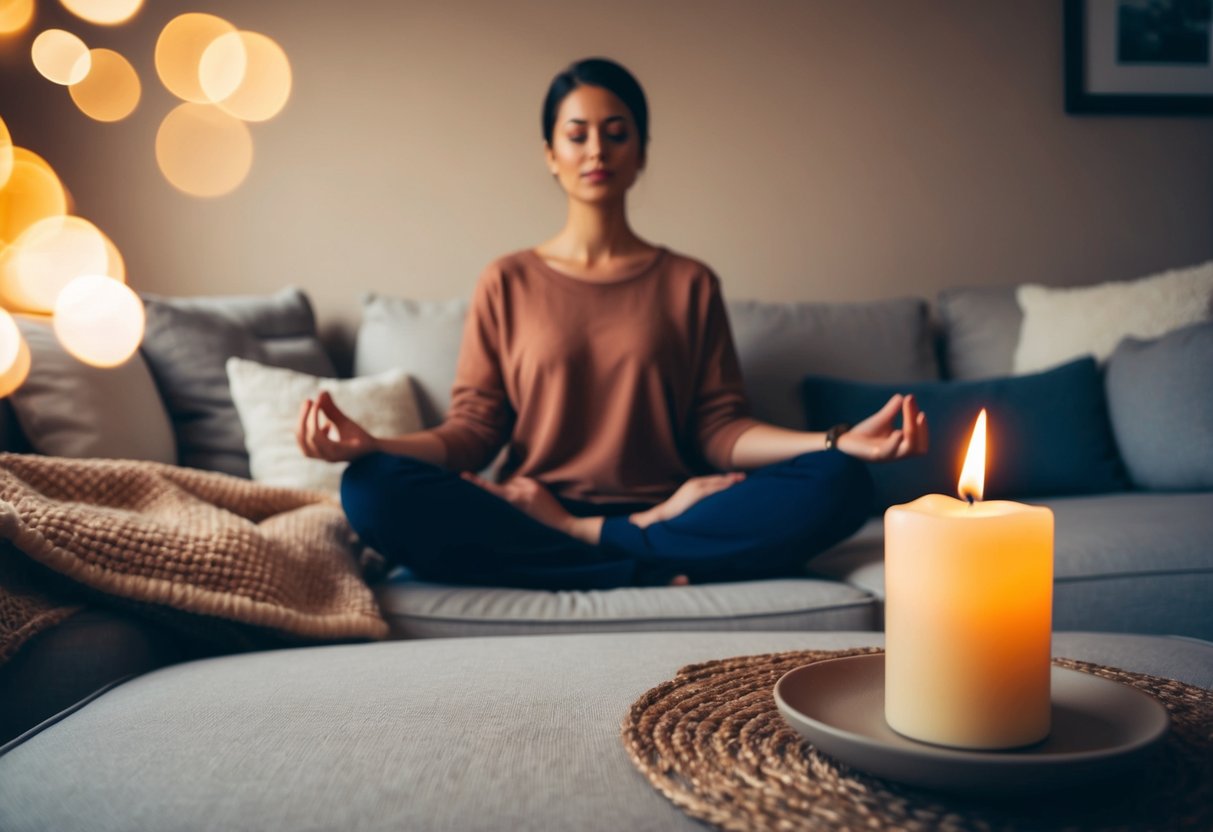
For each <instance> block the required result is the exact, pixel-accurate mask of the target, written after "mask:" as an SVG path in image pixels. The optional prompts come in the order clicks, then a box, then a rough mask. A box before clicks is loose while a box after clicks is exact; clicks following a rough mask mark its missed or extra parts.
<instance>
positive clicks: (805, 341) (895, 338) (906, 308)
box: [727, 298, 939, 429]
mask: <svg viewBox="0 0 1213 832" xmlns="http://www.w3.org/2000/svg"><path fill="white" fill-rule="evenodd" d="M727 307H728V312H729V322H730V325H731V327H732V330H733V341H734V344H735V345H736V347H737V357H738V359H739V360H740V362H741V373H742V377H743V378H744V379H745V386H746V392H747V394H748V396H749V399H750V407H751V411H752V413H753V415H754V417H755V418H758V419H762V420H763V421H766V422H773V423H774V424H776V425H782V426H783V427H788V428H797V429H803V428H804V427H805V417H804V408H803V406H802V404H801V396H800V382H801V379H803V378H804V377H805V376H811V375H830V376H841V377H845V378H849V379H853V380H855V381H870V382H910V381H930V380H933V379H937V378H938V377H939V373H938V370H937V367H936V362H935V352H934V345H933V343H932V337H931V329H930V323H929V319H928V315H927V305H926V302H925V301H922V300H919V299H917V298H898V299H893V300H883V301H873V302H866V303H771V302H764V301H756V300H740V301H728V302H727Z"/></svg>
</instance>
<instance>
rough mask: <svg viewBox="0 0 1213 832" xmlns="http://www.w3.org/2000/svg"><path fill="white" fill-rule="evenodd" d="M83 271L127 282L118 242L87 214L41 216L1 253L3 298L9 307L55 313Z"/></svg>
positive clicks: (0, 273)
mask: <svg viewBox="0 0 1213 832" xmlns="http://www.w3.org/2000/svg"><path fill="white" fill-rule="evenodd" d="M114 272H116V273H114ZM81 275H106V276H109V277H111V278H113V279H114V280H117V281H119V282H122V281H124V280H125V279H126V274H125V267H124V264H123V263H122V258H121V255H119V254H118V249H117V247H115V246H114V244H113V242H112V241H110V239H109V238H108V237H106V236H105V234H103V233H102V232H101V230H100V229H98V228H97V226H95V225H93V224H92V223H91V222H89V221H88V220H86V219H84V218H82V217H49V218H47V219H44V220H40V221H38V222H36V223H34V224H33V225H31V226H30V227H29V228H27V229H26V230H25V231H24V232H22V234H21V236H20V237H18V238H17V239H16V240H15V241H14V242H13V244H12V245H10V246H9V247H8V248H7V249H6V250H5V251H4V252H3V254H0V303H3V304H4V306H5V307H7V308H8V309H15V310H19V311H24V312H39V313H50V312H52V311H54V309H55V302H56V300H57V299H58V297H59V293H60V292H62V291H63V289H64V287H65V286H67V285H68V284H69V283H71V282H72V281H73V280H75V279H76V278H78V277H80V276H81Z"/></svg>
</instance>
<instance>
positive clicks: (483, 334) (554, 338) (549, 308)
mask: <svg viewBox="0 0 1213 832" xmlns="http://www.w3.org/2000/svg"><path fill="white" fill-rule="evenodd" d="M747 413H748V407H747V402H746V397H745V393H744V390H743V389H742V382H741V371H740V369H739V367H738V363H737V356H736V353H735V351H734V349H733V340H732V336H731V334H730V332H729V324H728V319H727V318H726V316H725V308H724V303H723V300H722V298H721V294H720V283H719V280H718V279H717V277H716V275H714V274H713V273H712V271H711V270H710V269H709V268H708V267H707V266H705V265H704V264H702V263H700V262H698V261H696V260H693V259H691V258H689V257H683V256H681V255H678V254H675V253H673V252H670V251H668V250H667V249H664V248H662V249H659V250H658V251H657V253H656V254H655V255H654V256H653V257H652V258H651V259H650V260H649V261H648V262H646V263H642V264H640V265H638V266H635V267H633V268H631V269H629V270H627V271H624V272H620V273H619V274H618V275H616V276H614V277H613V278H612V279H611V280H610V281H609V282H591V281H587V280H583V279H579V278H576V277H572V276H571V275H567V274H564V273H562V272H559V271H557V270H555V269H553V268H552V267H551V266H549V265H548V264H547V263H546V262H545V261H544V260H543V258H541V257H540V256H539V255H538V254H537V253H536V252H534V251H532V250H527V251H521V252H517V253H515V254H510V255H507V256H505V257H502V258H500V259H498V260H496V261H494V262H493V263H491V264H489V266H488V267H487V268H486V269H485V270H484V273H483V274H482V275H481V276H480V280H479V282H478V283H477V284H476V288H475V291H474V293H473V298H472V304H471V309H470V311H469V314H468V318H467V322H466V324H465V327H464V333H463V344H462V346H461V348H460V352H459V364H458V368H457V370H456V374H455V385H454V388H453V391H452V395H451V407H450V411H449V412H448V414H447V417H446V420H445V422H443V424H442V425H440V426H438V427H437V428H434V429H433V430H432V431H431V432H432V433H433V434H434V435H436V436H437V437H438V438H439V439H441V440H442V442H443V444H444V445H445V446H446V451H447V465H448V467H450V468H453V469H455V470H479V469H481V468H483V467H484V466H486V465H487V464H488V463H489V462H490V461H491V460H492V459H493V457H494V456H495V455H496V453H497V451H498V450H499V449H500V448H501V447H502V445H504V444H505V443H506V442H507V441H508V442H509V453H508V455H507V459H506V462H505V466H504V468H503V469H502V474H501V478H502V480H503V481H504V480H505V479H507V478H508V477H510V476H513V475H516V474H517V475H523V476H528V477H534V478H535V479H538V480H539V481H541V482H543V483H544V484H545V485H547V486H548V487H549V488H551V489H552V490H553V491H554V492H555V493H556V494H557V495H558V496H561V497H565V498H569V499H574V500H584V501H590V502H654V503H655V502H659V501H660V500H662V499H665V498H666V497H668V496H669V495H670V494H671V493H672V492H673V491H674V490H675V489H676V488H677V487H678V486H679V485H680V484H681V483H682V482H683V481H685V480H686V479H687V478H688V477H690V476H692V475H694V474H697V473H704V472H706V471H709V470H712V466H711V465H710V464H709V462H708V461H709V460H713V461H716V462H717V464H721V463H722V461H723V464H727V460H728V459H729V458H730V454H731V452H732V449H733V444H734V443H735V442H736V441H737V437H738V436H740V435H741V434H742V433H743V432H744V431H745V430H746V429H747V428H749V427H750V426H751V425H753V424H754V420H753V419H750V418H749V417H748V415H747Z"/></svg>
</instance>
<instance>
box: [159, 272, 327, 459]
mask: <svg viewBox="0 0 1213 832" xmlns="http://www.w3.org/2000/svg"><path fill="white" fill-rule="evenodd" d="M143 301H144V305H145V308H146V310H147V329H146V331H145V334H144V337H143V345H142V347H141V348H140V349H141V350H142V352H143V355H144V357H145V358H146V359H147V363H148V366H149V367H150V368H151V371H152V375H153V376H154V377H155V379H156V384H157V386H158V387H159V388H160V392H161V395H162V396H163V398H164V403H165V406H166V407H167V408H168V412H169V415H170V417H171V418H172V424H173V430H174V432H175V434H176V437H177V449H178V456H179V461H180V463H181V464H182V465H186V466H189V467H191V468H205V469H207V470H211V471H221V472H223V473H226V474H234V475H236V476H241V477H248V476H249V461H248V452H247V450H246V448H245V445H244V430H243V428H242V427H241V425H240V416H239V414H238V413H237V412H236V406H235V404H234V403H233V401H232V393H231V388H230V387H229V386H228V378H227V371H226V369H225V364H226V362H227V360H228V358H231V357H233V356H235V357H236V358H244V359H247V360H249V361H256V362H258V363H260V364H268V365H271V366H275V367H286V368H288V369H292V370H297V371H299V372H302V373H309V374H311V375H315V376H335V375H336V371H335V370H334V368H333V362H332V360H331V359H330V358H329V356H328V354H327V353H326V352H325V350H324V347H323V346H322V345H321V343H320V340H319V339H318V338H317V337H316V319H315V316H314V315H313V313H312V306H311V303H310V302H309V301H308V299H307V296H306V295H305V294H304V293H303V292H302V291H300V290H299V289H295V288H288V289H283V290H282V291H280V292H277V293H275V294H273V295H268V296H235V297H200V298H167V297H161V296H157V295H144V296H143Z"/></svg>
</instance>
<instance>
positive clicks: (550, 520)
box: [461, 471, 575, 532]
mask: <svg viewBox="0 0 1213 832" xmlns="http://www.w3.org/2000/svg"><path fill="white" fill-rule="evenodd" d="M461 476H462V477H463V478H464V479H465V480H467V481H468V482H470V483H473V484H475V485H478V486H480V487H481V488H483V489H484V490H485V491H487V492H489V493H490V494H495V495H497V496H498V497H500V498H501V499H503V500H505V501H506V502H507V503H509V504H510V505H512V506H513V507H514V508H516V509H518V510H519V511H521V512H522V513H523V514H526V515H528V516H530V517H531V518H533V519H535V520H538V521H539V522H540V523H543V524H544V525H545V526H551V527H552V528H553V529H558V530H560V531H562V532H567V530H568V528H569V526H570V524H571V523H572V521H573V520H574V519H575V518H574V517H573V515H571V514H569V513H568V511H566V510H565V508H564V506H562V505H560V502H559V501H558V500H557V499H556V498H555V497H553V496H552V492H550V491H548V490H547V488H545V487H544V486H543V484H542V483H540V482H539V481H538V480H534V479H531V478H530V477H511V478H510V479H509V480H507V481H506V482H504V483H495V482H489V481H488V480H486V479H484V478H483V477H478V476H476V475H475V474H473V473H471V472H470V471H465V472H464V473H463V474H462V475H461Z"/></svg>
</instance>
